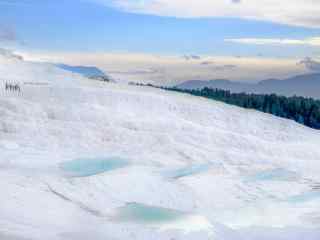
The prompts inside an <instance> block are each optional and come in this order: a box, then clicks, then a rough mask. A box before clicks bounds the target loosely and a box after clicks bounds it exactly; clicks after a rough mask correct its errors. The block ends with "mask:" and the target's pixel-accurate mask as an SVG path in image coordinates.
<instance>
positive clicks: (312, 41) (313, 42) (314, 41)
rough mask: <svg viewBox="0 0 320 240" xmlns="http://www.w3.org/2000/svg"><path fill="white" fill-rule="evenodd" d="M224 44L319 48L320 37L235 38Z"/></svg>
mask: <svg viewBox="0 0 320 240" xmlns="http://www.w3.org/2000/svg"><path fill="white" fill-rule="evenodd" d="M225 41H226V42H234V43H242V44H256V45H308V46H315V47H317V46H320V37H314V38H305V39H279V38H236V39H225Z"/></svg>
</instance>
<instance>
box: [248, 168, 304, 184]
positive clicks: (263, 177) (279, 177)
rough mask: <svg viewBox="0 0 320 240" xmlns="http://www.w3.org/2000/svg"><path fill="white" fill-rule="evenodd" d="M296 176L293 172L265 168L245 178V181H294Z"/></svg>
mask: <svg viewBox="0 0 320 240" xmlns="http://www.w3.org/2000/svg"><path fill="white" fill-rule="evenodd" d="M297 179H298V176H297V174H296V173H295V172H292V171H289V170H286V169H282V168H276V169H271V170H265V171H261V172H258V173H256V174H254V175H252V176H249V177H248V178H246V181H247V182H258V181H295V180H297Z"/></svg>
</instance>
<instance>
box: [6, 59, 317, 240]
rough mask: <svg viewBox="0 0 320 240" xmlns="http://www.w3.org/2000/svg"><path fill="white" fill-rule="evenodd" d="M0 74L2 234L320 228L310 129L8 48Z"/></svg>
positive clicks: (238, 234) (251, 232)
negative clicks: (101, 78) (92, 76)
mask: <svg viewBox="0 0 320 240" xmlns="http://www.w3.org/2000/svg"><path fill="white" fill-rule="evenodd" d="M0 79H1V97H0V116H1V118H0V152H1V154H0V179H1V181H0V189H1V194H0V238H3V239H19V240H21V239H36V240H38V239H39V240H40V239H50V240H51V239H53V240H56V239H57V240H61V239H68V240H70V239H71V240H73V239H74V240H81V239H83V240H84V239H98V240H99V239H115V240H122V239H139V240H141V239H148V240H152V239H161V240H165V239H168V240H169V239H197V240H199V239H219V240H220V239H221V240H222V239H225V240H229V239H230V240H233V239H236V240H239V239H254V240H256V239H264V238H263V237H266V236H269V238H270V239H279V240H280V239H281V240H282V239H290V240H293V239H301V236H304V237H305V239H308V240H313V239H314V240H316V239H319V237H320V231H319V227H320V210H319V209H320V175H319V172H320V148H319V143H320V133H319V132H318V131H316V130H312V129H309V128H306V127H304V126H302V125H298V124H296V123H294V122H292V121H288V120H284V119H279V118H276V117H273V116H271V115H267V114H263V113H259V112H256V111H248V110H243V109H240V108H237V107H234V106H229V105H226V104H223V103H219V102H214V101H210V100H206V99H202V98H198V97H193V96H189V95H183V94H178V93H173V92H165V91H162V90H158V89H153V88H147V87H135V86H127V85H121V84H114V83H103V82H97V81H90V80H89V79H86V78H81V77H80V76H78V75H73V74H71V73H68V72H66V71H63V70H61V69H58V68H55V67H53V66H52V65H46V64H40V63H30V62H24V61H23V60H21V59H18V58H13V57H10V56H0ZM5 83H10V84H19V86H20V88H21V92H13V91H5ZM269 238H268V239H269ZM265 239H267V238H265Z"/></svg>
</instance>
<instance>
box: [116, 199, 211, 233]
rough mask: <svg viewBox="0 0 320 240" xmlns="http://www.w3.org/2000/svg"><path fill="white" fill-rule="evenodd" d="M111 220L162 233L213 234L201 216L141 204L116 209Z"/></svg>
mask: <svg viewBox="0 0 320 240" xmlns="http://www.w3.org/2000/svg"><path fill="white" fill-rule="evenodd" d="M112 220H113V221H116V222H127V223H133V224H142V225H144V226H148V227H156V228H159V229H160V230H164V231H165V230H181V231H184V232H194V231H196V232H198V231H205V232H206V233H207V234H209V235H211V234H212V233H213V232H212V225H211V223H210V222H209V221H208V220H207V218H205V217H203V216H200V215H195V214H190V213H185V212H181V211H177V210H172V209H167V208H161V207H155V206H149V205H145V204H141V203H128V204H126V205H125V206H123V207H120V208H118V209H117V211H116V213H115V215H114V216H113V217H112Z"/></svg>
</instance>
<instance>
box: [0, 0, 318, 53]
mask: <svg viewBox="0 0 320 240" xmlns="http://www.w3.org/2000/svg"><path fill="white" fill-rule="evenodd" d="M173 1H174V0H173ZM123 2H125V1H123ZM131 2H132V3H135V2H137V1H131ZM0 10H1V15H0V21H1V23H2V24H1V25H2V28H4V27H5V28H8V27H10V28H14V31H15V32H16V35H17V39H18V41H17V43H16V45H18V46H19V47H20V48H25V49H36V50H50V51H84V52H100V51H105V52H115V51H116V52H118V51H123V52H143V53H160V54H206V55H227V56H229V55H230V56H232V55H241V56H257V55H258V56H266V57H291V56H292V57H297V56H299V57H305V56H317V55H319V50H318V49H319V46H313V45H308V44H305V45H304V44H297V45H296V44H292V45H286V46H285V47H284V46H283V45H284V44H271V45H269V44H244V43H242V42H236V41H233V42H232V41H229V42H228V41H226V39H244V38H245V39H247V38H253V39H257V38H258V39H260V38H262V39H266V38H267V39H307V38H314V37H317V36H320V29H317V28H314V26H296V25H295V24H290V25H289V24H288V23H286V24H283V23H273V22H272V21H271V20H268V19H267V20H266V19H259V20H256V19H254V20H253V19H244V18H243V17H242V16H238V17H234V18H231V17H229V16H200V17H198V16H196V17H193V16H192V17H190V18H185V17H180V16H178V17H177V16H174V15H173V16H169V17H168V16H161V14H160V15H159V14H153V13H149V12H141V11H137V13H134V11H130V9H129V10H128V9H122V8H120V7H118V6H117V4H115V3H114V1H104V2H103V1H79V0H77V1H76V0H68V1H53V0H51V1H50V0H19V1H18V0H0ZM159 11H161V10H159ZM1 25H0V26H1ZM302 25H303V24H302Z"/></svg>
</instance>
